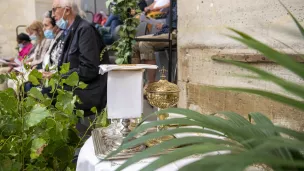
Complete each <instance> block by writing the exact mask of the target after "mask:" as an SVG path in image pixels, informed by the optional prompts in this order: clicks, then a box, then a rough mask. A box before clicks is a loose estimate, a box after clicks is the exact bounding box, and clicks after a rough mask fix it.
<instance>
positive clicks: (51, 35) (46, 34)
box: [44, 30, 55, 39]
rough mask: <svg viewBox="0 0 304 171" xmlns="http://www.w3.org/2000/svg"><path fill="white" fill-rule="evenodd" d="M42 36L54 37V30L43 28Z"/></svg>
mask: <svg viewBox="0 0 304 171" xmlns="http://www.w3.org/2000/svg"><path fill="white" fill-rule="evenodd" d="M44 36H45V38H47V39H54V38H55V35H54V32H53V31H52V30H45V31H44Z"/></svg>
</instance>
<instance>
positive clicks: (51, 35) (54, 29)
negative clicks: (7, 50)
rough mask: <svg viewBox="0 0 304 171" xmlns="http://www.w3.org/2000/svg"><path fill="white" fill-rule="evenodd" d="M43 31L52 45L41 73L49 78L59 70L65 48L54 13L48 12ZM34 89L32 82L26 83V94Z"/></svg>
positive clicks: (44, 60)
mask: <svg viewBox="0 0 304 171" xmlns="http://www.w3.org/2000/svg"><path fill="white" fill-rule="evenodd" d="M43 31H44V37H45V38H46V39H49V40H51V44H50V46H49V49H48V51H47V52H46V54H45V56H44V58H43V62H42V69H41V70H39V71H40V72H42V74H43V77H45V78H49V77H51V75H52V73H54V72H55V71H56V69H57V64H58V58H59V57H60V55H61V52H62V46H63V40H62V39H61V34H62V32H63V31H62V30H60V29H59V28H58V26H57V25H56V21H55V19H54V18H53V17H52V11H48V12H46V13H45V15H44V18H43ZM32 87H33V85H32V83H31V82H27V83H25V85H24V89H25V92H27V91H29V90H31V88H32Z"/></svg>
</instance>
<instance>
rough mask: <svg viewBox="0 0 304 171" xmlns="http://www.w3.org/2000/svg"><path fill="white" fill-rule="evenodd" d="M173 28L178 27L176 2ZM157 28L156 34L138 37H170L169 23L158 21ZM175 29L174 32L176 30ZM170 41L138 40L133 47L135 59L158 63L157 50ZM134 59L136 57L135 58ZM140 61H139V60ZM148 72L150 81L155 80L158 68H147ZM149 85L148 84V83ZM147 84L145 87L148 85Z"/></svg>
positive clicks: (153, 63) (174, 4) (173, 10)
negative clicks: (156, 58)
mask: <svg viewBox="0 0 304 171" xmlns="http://www.w3.org/2000/svg"><path fill="white" fill-rule="evenodd" d="M172 5H173V8H172V28H173V29H175V31H176V29H177V7H176V2H175V3H173V4H172ZM169 22H170V20H169V15H168V16H167V23H169ZM156 28H157V29H158V30H159V31H158V32H157V33H156V34H154V35H145V36H140V37H138V38H158V39H168V37H169V33H171V31H170V30H169V26H168V25H167V24H163V23H158V24H157V25H156ZM175 31H174V32H175ZM172 44H173V45H174V44H176V39H174V37H173V41H172ZM168 46H169V43H168V42H152V41H151V42H149V41H142V42H137V43H136V44H135V46H134V47H133V52H134V55H133V58H135V59H140V60H141V61H143V63H145V64H152V65H155V64H156V60H155V54H154V52H155V50H156V49H159V48H164V47H168ZM133 60H134V59H133ZM137 63H138V62H137ZM147 73H148V83H152V82H155V77H156V70H147ZM146 86H147V84H146ZM146 86H145V87H146Z"/></svg>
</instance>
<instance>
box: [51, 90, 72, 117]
mask: <svg viewBox="0 0 304 171" xmlns="http://www.w3.org/2000/svg"><path fill="white" fill-rule="evenodd" d="M75 102H76V96H73V94H72V92H63V93H62V94H59V95H58V96H57V103H56V105H55V107H56V108H57V109H59V110H61V111H63V112H64V113H66V114H72V113H73V110H74V108H75Z"/></svg>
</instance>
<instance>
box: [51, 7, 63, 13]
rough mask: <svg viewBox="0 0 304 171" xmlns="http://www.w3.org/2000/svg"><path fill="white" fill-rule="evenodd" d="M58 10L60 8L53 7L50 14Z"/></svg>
mask: <svg viewBox="0 0 304 171" xmlns="http://www.w3.org/2000/svg"><path fill="white" fill-rule="evenodd" d="M58 8H62V7H54V8H52V12H53V13H55V12H56V11H57V9H58Z"/></svg>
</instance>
